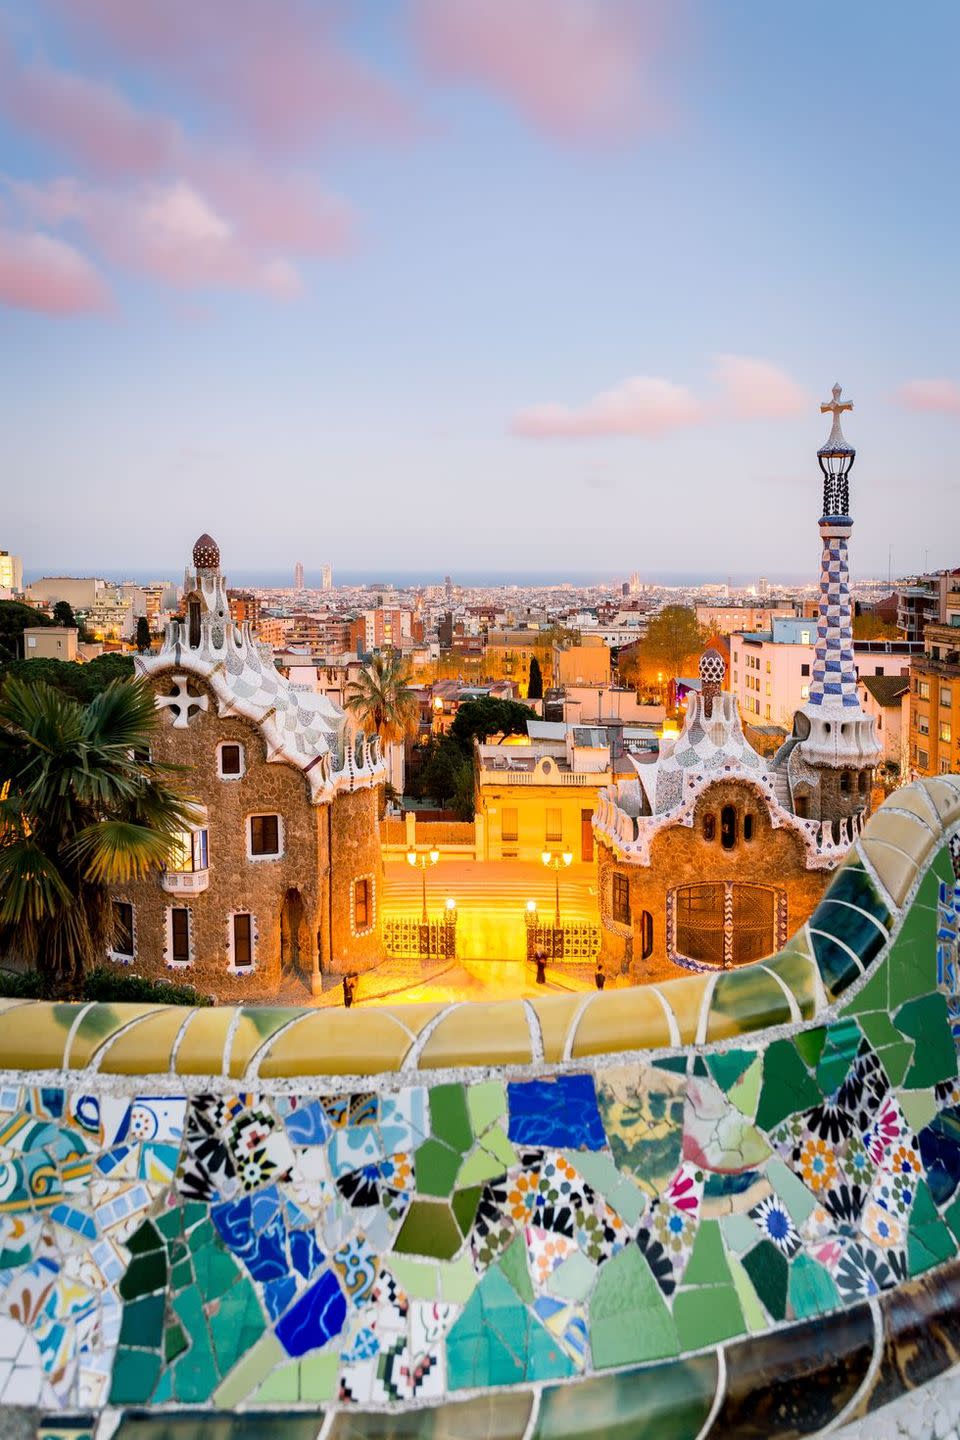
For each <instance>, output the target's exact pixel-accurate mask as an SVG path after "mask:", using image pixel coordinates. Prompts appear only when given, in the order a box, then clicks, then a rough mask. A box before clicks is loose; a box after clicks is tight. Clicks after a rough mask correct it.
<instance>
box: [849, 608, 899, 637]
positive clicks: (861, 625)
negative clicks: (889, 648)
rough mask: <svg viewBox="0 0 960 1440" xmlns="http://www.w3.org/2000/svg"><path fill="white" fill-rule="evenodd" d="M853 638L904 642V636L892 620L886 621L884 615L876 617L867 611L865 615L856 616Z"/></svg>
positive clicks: (854, 618)
mask: <svg viewBox="0 0 960 1440" xmlns="http://www.w3.org/2000/svg"><path fill="white" fill-rule="evenodd" d="M853 638H854V640H902V639H903V636H902V634H901V633H900V631H899V630H898V629H897V627H896V625H895V624H894V622H893V621H892V620H884V618H883V616H882V615H875V614H872V613H871V612H870V611H867V612H866V613H864V614H860V615H854V617H853Z"/></svg>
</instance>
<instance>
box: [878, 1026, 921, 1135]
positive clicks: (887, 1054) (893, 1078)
mask: <svg viewBox="0 0 960 1440" xmlns="http://www.w3.org/2000/svg"><path fill="white" fill-rule="evenodd" d="M913 1052H914V1046H913V1042H912V1041H910V1040H901V1041H900V1044H899V1045H884V1047H883V1049H882V1050H878V1051H877V1056H878V1058H879V1060H880V1063H881V1065H882V1066H883V1068H884V1070H885V1071H886V1072H887V1078H888V1079H889V1081H890V1084H891V1085H894V1086H897V1087H899V1086H901V1085H902V1084H903V1083H904V1080H905V1079H906V1074H907V1071H908V1070H909V1069H910V1062H911V1061H912V1060H913ZM903 1095H904V1092H903V1091H901V1095H900V1098H901V1101H902V1100H903ZM915 1128H917V1127H915ZM919 1128H920V1129H921V1130H922V1129H923V1126H922V1125H921V1126H920V1127H919Z"/></svg>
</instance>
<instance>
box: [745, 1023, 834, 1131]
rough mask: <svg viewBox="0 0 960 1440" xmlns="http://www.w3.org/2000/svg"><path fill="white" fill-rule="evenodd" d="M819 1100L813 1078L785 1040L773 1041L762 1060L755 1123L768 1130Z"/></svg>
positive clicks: (794, 1050)
mask: <svg viewBox="0 0 960 1440" xmlns="http://www.w3.org/2000/svg"><path fill="white" fill-rule="evenodd" d="M822 1099H823V1096H822V1095H821V1093H820V1090H819V1089H818V1087H817V1086H816V1085H815V1084H814V1081H813V1077H812V1076H811V1075H810V1072H809V1071H808V1070H807V1068H806V1066H805V1065H804V1063H803V1061H802V1060H801V1059H800V1056H799V1055H798V1054H797V1051H796V1048H795V1047H794V1045H793V1044H792V1042H791V1041H789V1040H774V1042H773V1043H772V1044H771V1045H768V1046H767V1052H766V1054H765V1056H764V1059H763V1088H762V1090H761V1091H760V1103H759V1105H758V1106H757V1124H758V1125H759V1126H760V1129H761V1130H772V1129H773V1127H774V1126H775V1125H779V1123H780V1121H781V1120H785V1119H786V1117H787V1116H788V1115H794V1114H796V1112H797V1111H798V1110H808V1109H809V1108H810V1107H811V1106H812V1105H818V1104H819V1103H820V1101H821V1100H822Z"/></svg>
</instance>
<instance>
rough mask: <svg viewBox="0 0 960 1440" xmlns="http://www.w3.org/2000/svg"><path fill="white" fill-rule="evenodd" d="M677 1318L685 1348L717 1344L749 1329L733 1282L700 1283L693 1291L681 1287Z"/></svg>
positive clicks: (681, 1340) (678, 1331)
mask: <svg viewBox="0 0 960 1440" xmlns="http://www.w3.org/2000/svg"><path fill="white" fill-rule="evenodd" d="M673 1318H674V1322H675V1323H676V1327H677V1335H678V1336H679V1339H680V1349H681V1350H701V1349H703V1347H704V1346H705V1345H717V1344H719V1343H720V1341H721V1340H729V1339H731V1338H732V1337H733V1336H734V1335H742V1334H743V1333H744V1330H745V1329H746V1326H745V1325H744V1320H743V1311H742V1310H741V1309H740V1301H739V1300H738V1299H737V1292H736V1290H735V1289H734V1286H733V1283H732V1281H731V1283H730V1284H729V1285H699V1286H697V1287H696V1288H695V1289H692V1290H681V1291H680V1292H679V1293H678V1294H677V1295H676V1296H674V1301H673Z"/></svg>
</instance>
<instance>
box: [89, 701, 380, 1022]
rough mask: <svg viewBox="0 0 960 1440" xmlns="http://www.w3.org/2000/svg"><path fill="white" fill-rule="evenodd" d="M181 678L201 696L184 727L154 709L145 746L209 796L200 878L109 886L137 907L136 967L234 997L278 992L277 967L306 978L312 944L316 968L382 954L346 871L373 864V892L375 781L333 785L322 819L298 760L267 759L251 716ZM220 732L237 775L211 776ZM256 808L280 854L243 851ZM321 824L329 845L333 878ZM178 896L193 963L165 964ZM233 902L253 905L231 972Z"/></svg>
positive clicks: (237, 907) (200, 795)
mask: <svg viewBox="0 0 960 1440" xmlns="http://www.w3.org/2000/svg"><path fill="white" fill-rule="evenodd" d="M150 683H151V688H152V689H153V691H154V693H159V694H164V693H166V692H167V691H168V690H169V687H170V675H169V674H166V673H165V674H163V675H161V676H158V677H157V678H156V679H154V680H152V681H151V682H150ZM190 688H191V691H192V692H194V693H196V694H197V695H198V696H200V695H205V696H206V697H207V701H208V703H207V708H206V709H201V710H198V711H196V712H195V713H194V714H193V715H192V718H191V720H190V723H189V725H188V726H187V727H186V728H183V729H179V728H175V727H174V725H173V717H172V715H171V714H170V711H169V710H161V711H160V712H159V714H158V724H157V729H156V732H155V734H154V738H153V741H152V744H151V752H152V755H153V757H154V758H155V759H156V760H157V761H162V762H165V763H170V764H174V765H177V766H180V767H183V771H184V773H183V775H182V777H181V783H182V784H183V786H184V788H185V789H186V790H188V792H189V793H190V795H191V796H192V798H194V799H195V800H197V801H198V802H199V803H200V804H201V805H204V806H206V808H207V811H208V821H207V826H208V832H209V839H208V845H209V885H208V888H207V889H206V890H203V891H202V892H199V893H189V892H178V893H170V892H168V891H167V890H166V889H164V888H163V884H162V881H161V878H160V876H151V877H150V878H148V879H146V880H143V881H140V882H137V883H134V884H128V885H124V886H119V887H117V889H116V891H115V894H116V898H117V899H124V900H129V901H130V902H131V903H132V905H133V907H134V926H135V949H136V954H135V958H134V962H133V968H134V969H135V970H136V971H137V973H139V974H143V975H149V976H154V977H163V978H167V979H170V978H174V979H183V980H185V981H189V982H190V983H191V984H193V985H196V986H197V988H198V989H200V990H202V991H209V992H211V993H214V994H216V995H217V996H218V997H219V998H220V999H223V1000H232V999H256V998H264V997H269V996H271V995H274V994H276V992H277V989H278V987H279V985H280V983H281V978H282V977H281V971H282V970H284V971H285V973H287V974H288V975H290V976H291V977H293V976H297V975H299V976H300V977H301V978H302V980H303V983H304V986H305V988H307V989H309V984H310V976H311V974H312V972H313V970H314V964H315V960H316V959H317V958H318V956H319V959H320V962H321V966H322V967H323V968H330V969H334V970H337V971H339V970H342V969H351V968H353V969H356V968H364V967H365V966H369V965H371V964H373V963H375V962H376V960H377V959H379V958H380V956H381V954H382V949H381V942H380V926H379V919H377V922H376V923H375V925H374V927H373V929H372V930H371V931H370V933H368V934H366V935H364V936H362V937H357V936H355V935H354V934H353V932H352V929H351V902H352V882H353V880H354V879H355V878H356V877H357V876H358V875H366V874H371V873H372V874H374V876H375V877H376V883H375V893H376V892H378V890H379V871H380V851H379V833H378V826H377V816H376V793H377V792H376V791H375V790H369V789H368V790H362V791H358V792H356V793H355V794H339V795H337V796H336V798H335V799H334V802H333V806H332V817H331V818H330V820H329V821H328V811H329V810H330V809H331V807H329V806H326V805H314V804H312V803H311V801H310V796H309V787H308V784H307V781H306V778H305V777H304V775H303V774H302V773H301V772H300V771H299V770H297V769H295V768H294V767H293V766H290V765H287V764H282V763H280V764H278V763H271V762H268V760H267V754H266V745H265V742H264V738H263V735H262V733H261V731H260V729H259V727H258V726H256V725H254V724H252V723H251V722H249V721H247V720H244V719H241V718H239V717H236V716H222V717H221V716H219V715H218V714H217V711H216V702H215V700H214V698H213V696H212V694H211V693H210V691H209V690H208V689H207V688H206V687H205V686H204V684H203V682H202V681H199V680H197V679H195V678H191V681H190ZM223 742H230V743H236V744H239V745H241V746H242V747H243V755H244V773H243V774H242V776H240V777H239V778H238V779H222V778H221V777H220V774H219V768H218V755H217V750H218V746H219V745H220V744H221V743H223ZM253 814H278V815H279V816H280V817H281V825H282V837H283V838H282V849H283V853H282V855H281V856H280V857H278V858H276V859H274V858H266V857H265V858H258V859H254V858H251V856H250V855H249V854H248V820H249V817H250V816H251V815H253ZM330 831H332V834H333V837H334V851H335V853H334V864H333V870H332V884H331V880H330V876H331V871H330V865H329V862H328V843H329V838H330V835H329V832H330ZM328 887H329V889H328ZM290 892H295V895H293V896H290ZM328 894H329V895H330V896H331V898H332V916H331V915H330V914H329V913H328V910H327V906H328ZM288 896H290V903H289V904H288V905H287V908H286V911H285V903H286V902H287V900H288ZM297 897H299V898H297ZM181 905H183V906H187V907H188V908H189V910H190V916H191V921H190V923H191V948H192V954H193V960H192V963H191V965H190V966H189V967H187V968H184V969H179V968H171V966H170V964H169V954H168V947H169V935H168V911H169V909H170V907H172V906H181ZM235 911H248V912H249V913H251V914H252V915H253V917H254V965H253V966H252V968H251V969H249V970H244V971H242V972H240V973H236V972H235V971H234V969H233V968H232V967H231V964H230V958H231V957H230V949H229V945H230V925H231V916H232V914H233V913H234V912H235ZM378 913H379V904H377V906H376V910H375V914H376V915H377V916H378ZM331 936H332V941H333V944H332V948H331Z"/></svg>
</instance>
